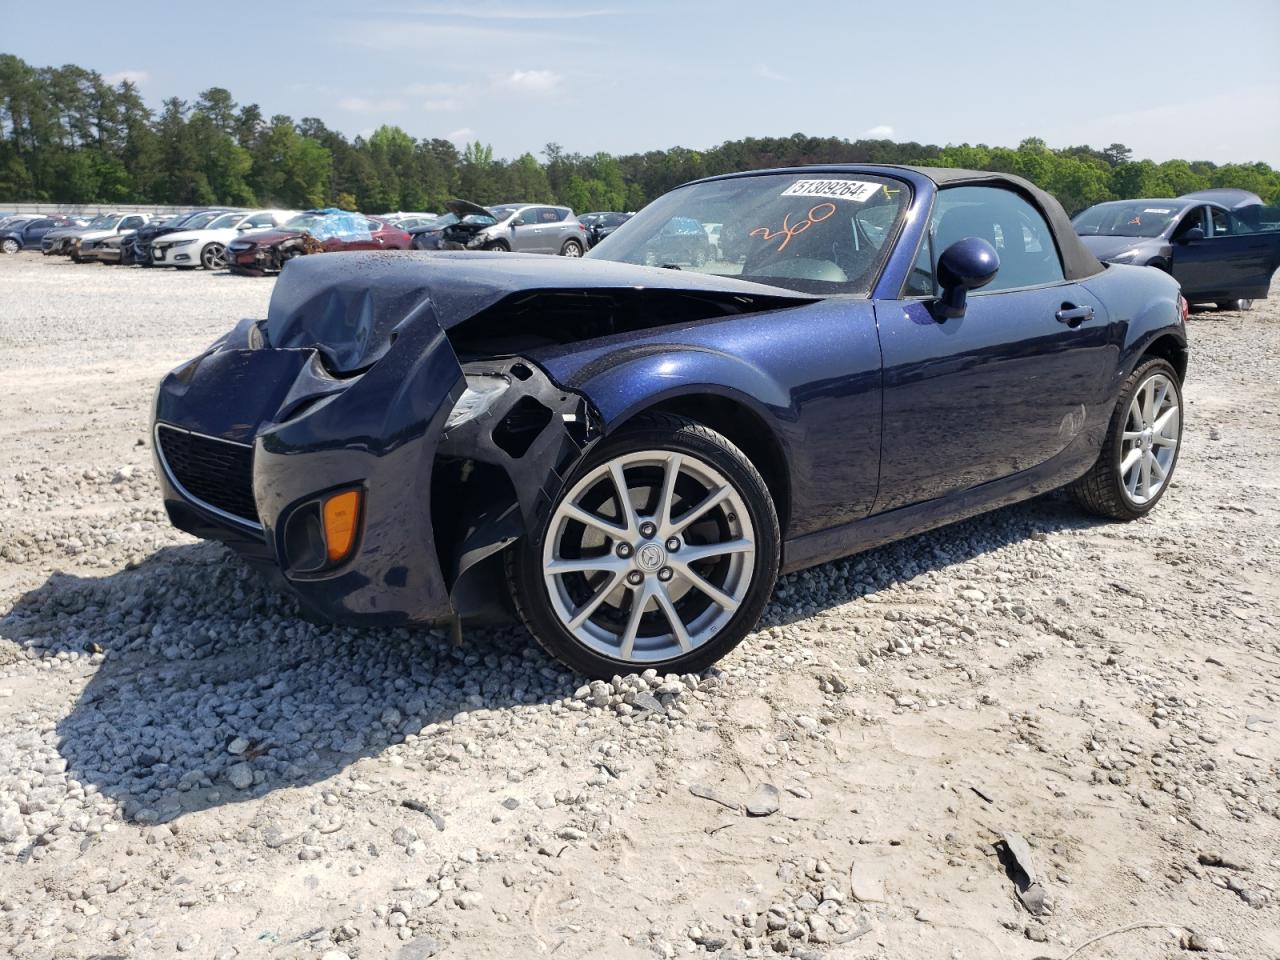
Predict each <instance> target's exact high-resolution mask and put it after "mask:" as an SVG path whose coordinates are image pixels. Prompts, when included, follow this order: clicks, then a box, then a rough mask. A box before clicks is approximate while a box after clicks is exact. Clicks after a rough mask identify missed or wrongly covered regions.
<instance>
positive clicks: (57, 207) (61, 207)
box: [0, 200, 248, 217]
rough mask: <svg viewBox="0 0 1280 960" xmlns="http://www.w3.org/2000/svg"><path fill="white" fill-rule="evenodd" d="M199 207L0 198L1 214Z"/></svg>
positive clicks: (191, 206)
mask: <svg viewBox="0 0 1280 960" xmlns="http://www.w3.org/2000/svg"><path fill="white" fill-rule="evenodd" d="M195 209H198V205H197V204H176V205H175V204H154V203H42V202H38V201H31V202H22V203H15V202H10V201H7V200H0V216H8V215H9V214H16V213H31V214H41V215H44V216H53V215H54V214H62V215H63V216H70V217H74V216H93V217H96V216H97V215H98V214H100V213H154V214H161V213H182V212H183V211H185V210H195ZM209 209H211V210H212V209H217V210H244V209H248V208H246V207H224V206H220V205H217V204H214V205H212V206H210V208H209Z"/></svg>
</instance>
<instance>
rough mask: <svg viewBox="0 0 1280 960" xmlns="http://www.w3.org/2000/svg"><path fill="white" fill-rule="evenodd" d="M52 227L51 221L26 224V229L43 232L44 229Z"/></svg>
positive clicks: (36, 221) (34, 221)
mask: <svg viewBox="0 0 1280 960" xmlns="http://www.w3.org/2000/svg"><path fill="white" fill-rule="evenodd" d="M52 226H53V221H52V220H33V221H32V222H31V223H28V224H27V229H28V230H43V229H44V228H45V227H52Z"/></svg>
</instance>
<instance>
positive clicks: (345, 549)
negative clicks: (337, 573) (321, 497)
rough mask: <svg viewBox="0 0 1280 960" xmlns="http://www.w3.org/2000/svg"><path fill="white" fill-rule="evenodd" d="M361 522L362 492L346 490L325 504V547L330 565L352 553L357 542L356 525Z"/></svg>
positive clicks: (336, 494) (327, 500) (330, 498)
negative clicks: (352, 548)
mask: <svg viewBox="0 0 1280 960" xmlns="http://www.w3.org/2000/svg"><path fill="white" fill-rule="evenodd" d="M359 520H360V491H359V490H344V491H343V492H342V493H335V494H334V495H333V496H331V497H329V498H327V499H326V500H325V502H324V545H325V552H326V553H328V555H329V562H330V563H337V562H338V561H339V560H342V559H343V558H345V557H346V556H347V554H349V553H350V552H351V547H352V546H353V545H354V544H355V542H356V524H357V523H358V521H359Z"/></svg>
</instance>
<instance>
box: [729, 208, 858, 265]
mask: <svg viewBox="0 0 1280 960" xmlns="http://www.w3.org/2000/svg"><path fill="white" fill-rule="evenodd" d="M835 212H836V205H835V204H834V203H819V204H815V205H814V206H812V207H810V208H809V212H808V213H807V214H805V217H804V219H803V220H801V221H800V222H799V223H795V224H793V223H791V214H789V213H788V214H787V215H786V216H785V217H783V218H782V228H781V229H780V230H770V229H769V228H768V227H756V228H755V229H754V230H752V231H751V232H750V233H749V234H747V236H751V237H760V238H761V239H762V240H766V241H767V240H776V239H778V237H783V238H784V239H783V241H782V243H780V244H779V245H778V252H779V253H781V252H782V251H783V250H785V249H787V244H788V243H790V242H791V238H792V237H794V236H796V235H797V234H801V233H804V232H805V231H806V230H808V229H809V228H810V227H812V226H813V225H814V224H815V223H821V222H822V221H823V220H826V219H828V218H830V217H833V216H835Z"/></svg>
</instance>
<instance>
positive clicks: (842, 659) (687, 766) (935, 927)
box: [0, 255, 1280, 960]
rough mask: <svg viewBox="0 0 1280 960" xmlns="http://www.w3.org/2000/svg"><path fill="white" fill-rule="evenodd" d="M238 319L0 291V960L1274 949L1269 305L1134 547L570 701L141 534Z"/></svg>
mask: <svg viewBox="0 0 1280 960" xmlns="http://www.w3.org/2000/svg"><path fill="white" fill-rule="evenodd" d="M270 289H271V281H269V280H250V279H241V278H233V277H229V276H227V275H225V274H206V273H190V274H179V273H174V272H172V271H159V270H153V271H148V270H142V269H140V268H106V267H100V266H91V265H86V266H79V267H78V266H75V265H72V264H70V263H67V262H64V261H61V260H58V261H51V260H48V259H42V258H40V257H38V256H32V255H20V256H18V257H12V258H7V259H0V382H2V383H3V394H2V395H3V400H2V401H0V403H2V404H3V411H4V416H3V417H0V955H4V956H13V957H21V958H27V957H30V958H55V957H56V958H63V957H66V958H71V957H83V958H88V957H93V956H113V957H129V958H135V957H137V958H142V957H171V956H173V955H174V954H175V952H180V953H182V954H183V955H184V956H191V957H218V958H231V957H272V958H295V957H323V958H325V960H341V958H343V957H347V958H356V957H359V958H380V957H394V958H400V960H415V958H426V957H431V956H440V957H446V958H453V957H458V958H463V957H465V958H492V957H495V956H505V957H515V958H522V957H536V956H544V955H545V956H551V955H555V956H557V957H568V958H577V957H609V958H630V957H636V958H651V957H674V956H693V957H720V958H722V960H728V958H732V957H772V956H776V955H787V956H792V957H798V958H803V957H824V958H825V957H830V958H854V957H858V958H863V957H867V958H870V957H878V958H894V960H900V958H911V960H915V958H933V957H942V958H957V960H965V958H968V960H988V958H1006V960H1031V958H1036V957H1047V958H1053V960H1059V958H1065V957H1066V956H1067V955H1068V954H1071V953H1072V951H1073V950H1074V949H1075V948H1076V947H1080V946H1082V945H1084V944H1085V942H1086V941H1088V940H1089V939H1090V938H1091V937H1094V936H1097V935H1099V934H1105V933H1109V932H1112V931H1118V932H1113V933H1111V935H1110V936H1107V937H1105V938H1104V939H1102V940H1101V941H1099V942H1098V943H1096V944H1093V945H1090V946H1087V947H1084V949H1083V950H1082V951H1081V952H1080V953H1079V954H1076V956H1079V957H1090V958H1094V957H1113V958H1114V957H1124V958H1139V957H1140V958H1159V957H1172V956H1179V955H1183V953H1184V951H1207V952H1210V953H1211V954H1212V955H1214V956H1218V957H1237V958H1241V960H1244V958H1249V960H1254V958H1276V957H1280V889H1278V888H1280V822H1278V819H1277V818H1278V817H1280V778H1278V777H1277V773H1278V767H1280V632H1278V629H1277V628H1278V621H1280V613H1278V609H1277V607H1278V605H1277V597H1278V596H1280V576H1278V567H1280V536H1278V534H1280V509H1278V508H1277V478H1278V477H1280V452H1278V448H1280V388H1278V387H1277V366H1276V357H1277V356H1278V355H1280V309H1278V307H1277V304H1276V302H1275V301H1272V302H1270V303H1267V302H1263V303H1260V304H1259V305H1258V308H1257V309H1255V310H1254V311H1253V312H1251V313H1247V314H1225V313H1213V312H1206V313H1200V314H1197V315H1195V316H1193V319H1192V321H1191V329H1190V336H1191V341H1192V350H1193V354H1192V362H1191V364H1192V366H1191V376H1190V380H1189V383H1188V385H1187V390H1186V394H1187V400H1188V403H1189V409H1188V417H1187V426H1186V439H1185V448H1184V453H1183V459H1182V462H1181V464H1180V466H1179V469H1178V474H1177V477H1176V482H1175V485H1174V487H1173V489H1172V490H1171V491H1170V494H1169V496H1167V497H1166V499H1165V500H1164V502H1163V503H1162V504H1161V505H1160V507H1159V508H1158V509H1157V510H1156V511H1155V513H1154V514H1153V515H1152V516H1151V517H1149V518H1147V519H1146V520H1143V521H1141V522H1139V523H1135V524H1131V525H1114V524H1105V523H1098V522H1095V521H1093V520H1091V519H1088V518H1086V517H1085V516H1083V515H1082V514H1081V513H1079V512H1078V511H1077V510H1075V509H1074V508H1073V507H1072V506H1071V505H1070V503H1068V502H1067V501H1066V500H1065V499H1063V498H1061V497H1056V496H1051V497H1046V498H1042V499H1040V500H1037V501H1034V502H1032V503H1029V504H1025V505H1022V506H1019V507H1015V508H1011V509H1007V510H1003V511H1000V512H999V513H996V514H993V515H989V516H986V517H982V518H978V519H975V520H973V521H969V522H966V523H963V524H959V525H956V526H954V527H950V528H948V529H945V530H942V531H938V532H936V533H933V534H930V535H927V536H922V537H917V538H914V539H912V540H910V541H907V542H904V543H901V544H897V545H894V546H891V547H887V548H884V549H881V550H877V551H874V552H872V553H868V554H865V555H862V556H859V557H854V558H851V559H849V560H845V561H840V562H837V563H832V564H828V565H826V566H823V567H821V568H818V569H816V570H813V571H810V572H807V573H804V574H800V575H798V576H794V577H789V578H787V579H786V580H784V581H783V583H782V584H781V585H780V586H779V588H778V590H777V592H776V594H775V597H774V600H773V603H772V604H771V606H770V608H769V610H768V613H767V616H766V621H765V624H764V625H763V626H762V627H761V629H760V630H759V631H758V632H757V633H756V634H754V635H753V636H752V637H750V638H749V639H748V640H747V641H746V642H745V643H744V644H743V645H742V647H741V648H739V650H738V651H736V652H735V653H734V654H733V655H732V656H730V657H729V658H728V659H727V660H726V661H725V662H724V663H723V664H722V667H721V669H720V670H718V671H715V672H712V673H711V674H708V675H707V676H704V677H701V678H699V677H692V676H690V677H657V676H645V677H630V678H625V679H621V680H618V681H616V682H615V683H614V684H612V685H610V684H603V683H594V684H590V685H587V686H580V684H581V681H580V680H579V679H578V678H575V677H573V676H572V675H570V674H568V673H566V672H565V671H564V670H563V669H561V668H560V667H559V666H558V665H557V664H556V663H554V662H552V661H551V660H549V659H548V658H547V657H546V656H544V655H543V654H542V653H541V652H540V651H539V650H538V649H537V648H536V647H535V646H534V645H533V644H532V643H531V642H530V641H529V639H528V637H527V636H526V635H525V634H524V633H523V632H522V631H521V630H519V629H516V628H510V629H505V630H497V631H471V632H469V633H468V636H467V638H466V645H465V646H464V647H463V648H462V649H453V648H451V647H450V646H449V645H448V644H447V643H446V642H445V641H444V639H443V638H442V637H439V636H436V635H432V634H429V633H426V632H411V631H404V630H392V631H377V630H368V631H357V630H349V629H340V628H332V627H320V626H314V625H311V624H308V623H306V622H303V621H301V620H299V619H297V617H296V616H295V609H294V607H293V605H292V604H291V603H290V602H289V601H288V600H286V599H282V598H280V597H278V596H276V595H274V594H272V593H270V592H269V591H267V590H265V589H264V588H263V587H262V586H261V585H260V583H259V581H258V580H257V578H256V577H255V576H254V575H253V574H251V573H250V572H249V571H247V570H246V569H245V568H244V567H243V566H242V565H241V564H240V563H239V562H238V561H237V560H236V559H235V558H234V557H233V556H232V555H231V554H230V553H228V552H227V551H226V550H224V549H223V548H221V547H220V546H217V545H212V544H204V543H199V542H196V541H194V540H192V539H191V538H189V537H187V536H185V535H183V534H180V533H178V532H177V531H175V530H173V529H172V528H170V527H169V525H168V524H167V522H166V520H165V518H164V515H163V512H162V510H161V508H160V504H159V500H158V496H157V488H156V485H155V483H154V481H153V479H152V474H151V465H150V451H149V449H148V441H147V430H146V422H147V415H148V411H147V408H148V403H149V401H150V397H151V394H152V391H153V390H154V387H155V384H156V382H157V380H158V379H159V377H160V376H161V375H162V374H163V372H164V371H166V370H167V369H169V368H170V367H172V366H174V365H176V364H177V363H178V362H179V361H181V360H183V359H185V358H187V357H188V356H190V355H192V354H193V353H195V352H197V351H198V350H200V349H201V348H203V347H204V346H205V345H206V344H207V343H208V342H209V341H211V340H212V339H214V338H215V337H216V336H218V335H219V334H220V333H222V332H223V331H224V330H225V329H227V328H228V327H229V326H230V325H231V324H232V323H233V322H234V321H235V320H236V319H238V318H240V317H243V316H261V315H263V314H264V312H265V308H266V303H267V299H268V297H269V295H270ZM762 785H772V786H773V787H774V788H776V790H774V789H770V788H769V787H766V786H762ZM748 809H749V810H750V811H751V813H756V814H763V815H760V816H753V815H750V814H749V813H748V812H747V811H748ZM1009 832H1016V833H1017V834H1019V835H1020V836H1021V837H1023V838H1025V840H1026V841H1027V843H1028V844H1029V845H1030V848H1031V851H1032V853H1033V856H1034V858H1035V867H1034V869H1035V871H1036V874H1037V879H1038V880H1039V881H1040V884H1041V888H1042V889H1043V891H1044V893H1045V894H1046V895H1047V908H1046V910H1045V912H1044V913H1043V915H1042V916H1033V915H1032V913H1031V912H1030V911H1029V910H1028V909H1027V908H1026V907H1025V906H1024V905H1023V904H1022V903H1021V902H1020V901H1019V899H1018V897H1017V896H1016V894H1015V883H1014V882H1013V880H1012V879H1011V878H1010V876H1009V874H1008V873H1007V872H1006V866H1005V864H1006V863H1007V862H1008V854H1007V853H1004V844H1003V843H1002V838H1003V837H1004V836H1005V835H1006V834H1008V833H1009ZM1016 844H1017V842H1016V840H1015V841H1014V845H1015V846H1016ZM1013 872H1015V873H1016V870H1015V871H1013ZM1018 879H1022V878H1021V877H1019V878H1018ZM1033 893H1034V891H1033ZM1031 902H1034V901H1033V898H1032V899H1031ZM1136 923H1145V924H1146V926H1141V927H1139V928H1137V929H1131V930H1126V929H1123V928H1126V927H1128V926H1129V925H1131V924H1136Z"/></svg>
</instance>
